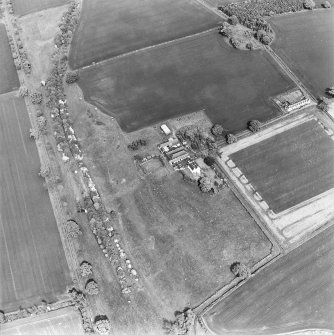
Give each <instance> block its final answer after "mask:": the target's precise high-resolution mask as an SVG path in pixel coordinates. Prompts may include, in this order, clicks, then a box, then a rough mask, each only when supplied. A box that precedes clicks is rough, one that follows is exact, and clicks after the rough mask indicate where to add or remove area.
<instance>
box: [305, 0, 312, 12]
mask: <svg viewBox="0 0 334 335" xmlns="http://www.w3.org/2000/svg"><path fill="white" fill-rule="evenodd" d="M303 5H304V8H306V9H311V10H312V9H313V8H314V7H315V3H314V1H313V0H304V3H303Z"/></svg>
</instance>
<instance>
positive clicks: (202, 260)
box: [119, 173, 271, 317]
mask: <svg viewBox="0 0 334 335" xmlns="http://www.w3.org/2000/svg"><path fill="white" fill-rule="evenodd" d="M119 203H120V211H121V213H122V225H121V229H122V236H123V237H124V239H125V241H126V245H127V248H128V250H129V251H130V253H131V257H132V259H133V261H134V263H135V265H136V267H137V268H138V269H140V272H141V276H142V277H143V278H144V280H145V283H146V289H147V291H148V292H150V294H151V295H152V297H153V299H154V297H155V300H157V301H159V303H160V304H161V305H162V306H163V307H161V308H163V310H164V311H165V313H167V312H168V313H169V314H165V315H166V317H167V316H168V317H171V316H172V313H174V312H175V311H176V310H180V309H183V308H184V307H185V306H187V305H188V304H190V305H191V306H196V305H197V304H199V303H201V302H202V301H203V300H204V299H205V298H206V297H208V296H209V295H210V294H212V293H213V292H215V290H217V289H218V288H220V287H222V286H223V285H225V284H227V283H228V282H229V281H231V280H232V279H233V275H232V273H231V272H230V265H231V264H232V263H233V262H234V261H237V260H239V261H241V262H243V263H245V264H247V265H248V266H250V267H251V266H253V265H254V264H255V263H256V262H258V261H260V260H261V259H262V258H264V257H265V256H267V255H268V254H269V253H270V248H271V244H270V242H269V240H268V239H267V238H266V237H265V235H264V234H263V233H262V231H261V230H260V229H259V227H258V226H257V224H256V223H255V221H254V220H253V219H252V217H251V216H250V215H249V214H248V213H247V211H246V210H245V209H244V208H243V207H242V205H241V204H240V202H239V201H238V199H237V198H236V197H235V196H234V194H233V193H232V192H231V190H229V189H223V190H222V191H221V193H219V194H218V195H215V196H209V195H207V194H203V193H201V192H200V191H199V189H198V186H197V185H196V184H190V183H188V182H185V181H183V180H182V177H181V175H180V174H179V173H173V174H172V175H169V176H165V177H162V178H161V177H159V178H156V177H149V178H147V179H146V180H145V182H144V183H142V184H141V185H139V186H138V187H137V188H136V189H135V191H134V192H132V193H128V194H127V195H126V196H123V197H122V198H121V199H120V200H119Z"/></svg>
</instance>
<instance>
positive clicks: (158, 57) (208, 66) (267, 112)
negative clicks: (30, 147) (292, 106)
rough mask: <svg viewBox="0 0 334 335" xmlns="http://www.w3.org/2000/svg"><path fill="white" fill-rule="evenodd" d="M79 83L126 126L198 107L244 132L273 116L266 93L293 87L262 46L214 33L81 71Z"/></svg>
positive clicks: (143, 124) (129, 128)
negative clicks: (237, 43) (236, 43)
mask: <svg viewBox="0 0 334 335" xmlns="http://www.w3.org/2000/svg"><path fill="white" fill-rule="evenodd" d="M79 84H80V86H81V88H82V89H83V92H84V96H85V99H86V100H88V101H89V102H91V103H93V104H96V105H97V106H98V107H99V108H101V110H102V111H104V112H105V113H106V114H109V115H112V116H114V117H116V119H117V120H118V122H119V124H120V126H121V127H122V129H123V130H124V131H127V132H131V131H135V130H138V129H140V128H143V127H146V126H149V125H152V124H154V123H157V122H160V121H163V120H166V119H170V118H172V117H176V116H180V115H183V114H187V113H191V112H195V111H199V110H205V112H206V114H207V115H208V117H209V118H210V119H211V121H212V122H213V123H221V124H222V125H223V126H224V127H225V128H227V129H228V130H230V131H239V130H243V129H245V128H246V127H247V122H248V121H249V120H251V119H258V120H261V121H266V120H268V119H271V118H273V117H275V116H276V115H277V114H278V110H276V109H275V108H274V107H273V106H272V105H271V104H270V101H269V100H270V99H269V98H270V97H271V96H273V95H276V94H278V93H281V92H283V91H285V90H286V89H288V88H291V87H293V85H292V82H291V81H290V79H288V78H287V77H285V76H284V75H283V74H281V73H280V71H279V69H278V68H277V66H276V64H273V62H272V60H271V59H270V57H269V56H268V55H267V54H266V53H265V52H263V51H254V52H244V51H240V50H235V49H233V48H231V47H229V46H228V45H226V43H225V42H224V41H222V40H220V37H219V36H218V35H217V32H216V31H211V32H207V33H203V34H199V35H197V36H193V37H189V38H185V39H182V40H181V41H178V42H176V43H172V44H170V45H164V46H161V47H157V48H155V49H152V50H148V51H144V52H140V53H137V54H133V55H130V56H125V57H121V58H118V59H114V60H110V61H108V62H104V63H101V64H98V65H96V66H93V67H90V68H87V69H84V70H83V71H81V80H80V81H79Z"/></svg>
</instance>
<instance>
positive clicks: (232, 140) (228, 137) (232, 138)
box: [226, 134, 238, 144]
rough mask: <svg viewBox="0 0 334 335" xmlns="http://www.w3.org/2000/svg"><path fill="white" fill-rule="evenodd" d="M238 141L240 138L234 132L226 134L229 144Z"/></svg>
mask: <svg viewBox="0 0 334 335" xmlns="http://www.w3.org/2000/svg"><path fill="white" fill-rule="evenodd" d="M237 141H238V139H237V137H236V136H235V135H233V134H227V135H226V142H227V143H228V144H232V143H235V142H237Z"/></svg>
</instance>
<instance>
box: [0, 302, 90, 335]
mask: <svg viewBox="0 0 334 335" xmlns="http://www.w3.org/2000/svg"><path fill="white" fill-rule="evenodd" d="M0 334H1V335H83V334H84V331H83V329H82V323H81V317H80V315H79V312H78V311H76V310H74V309H73V308H64V309H60V310H57V311H54V312H49V313H47V314H43V315H40V316H37V317H33V318H27V319H21V320H19V321H15V322H10V323H8V324H5V325H0Z"/></svg>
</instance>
